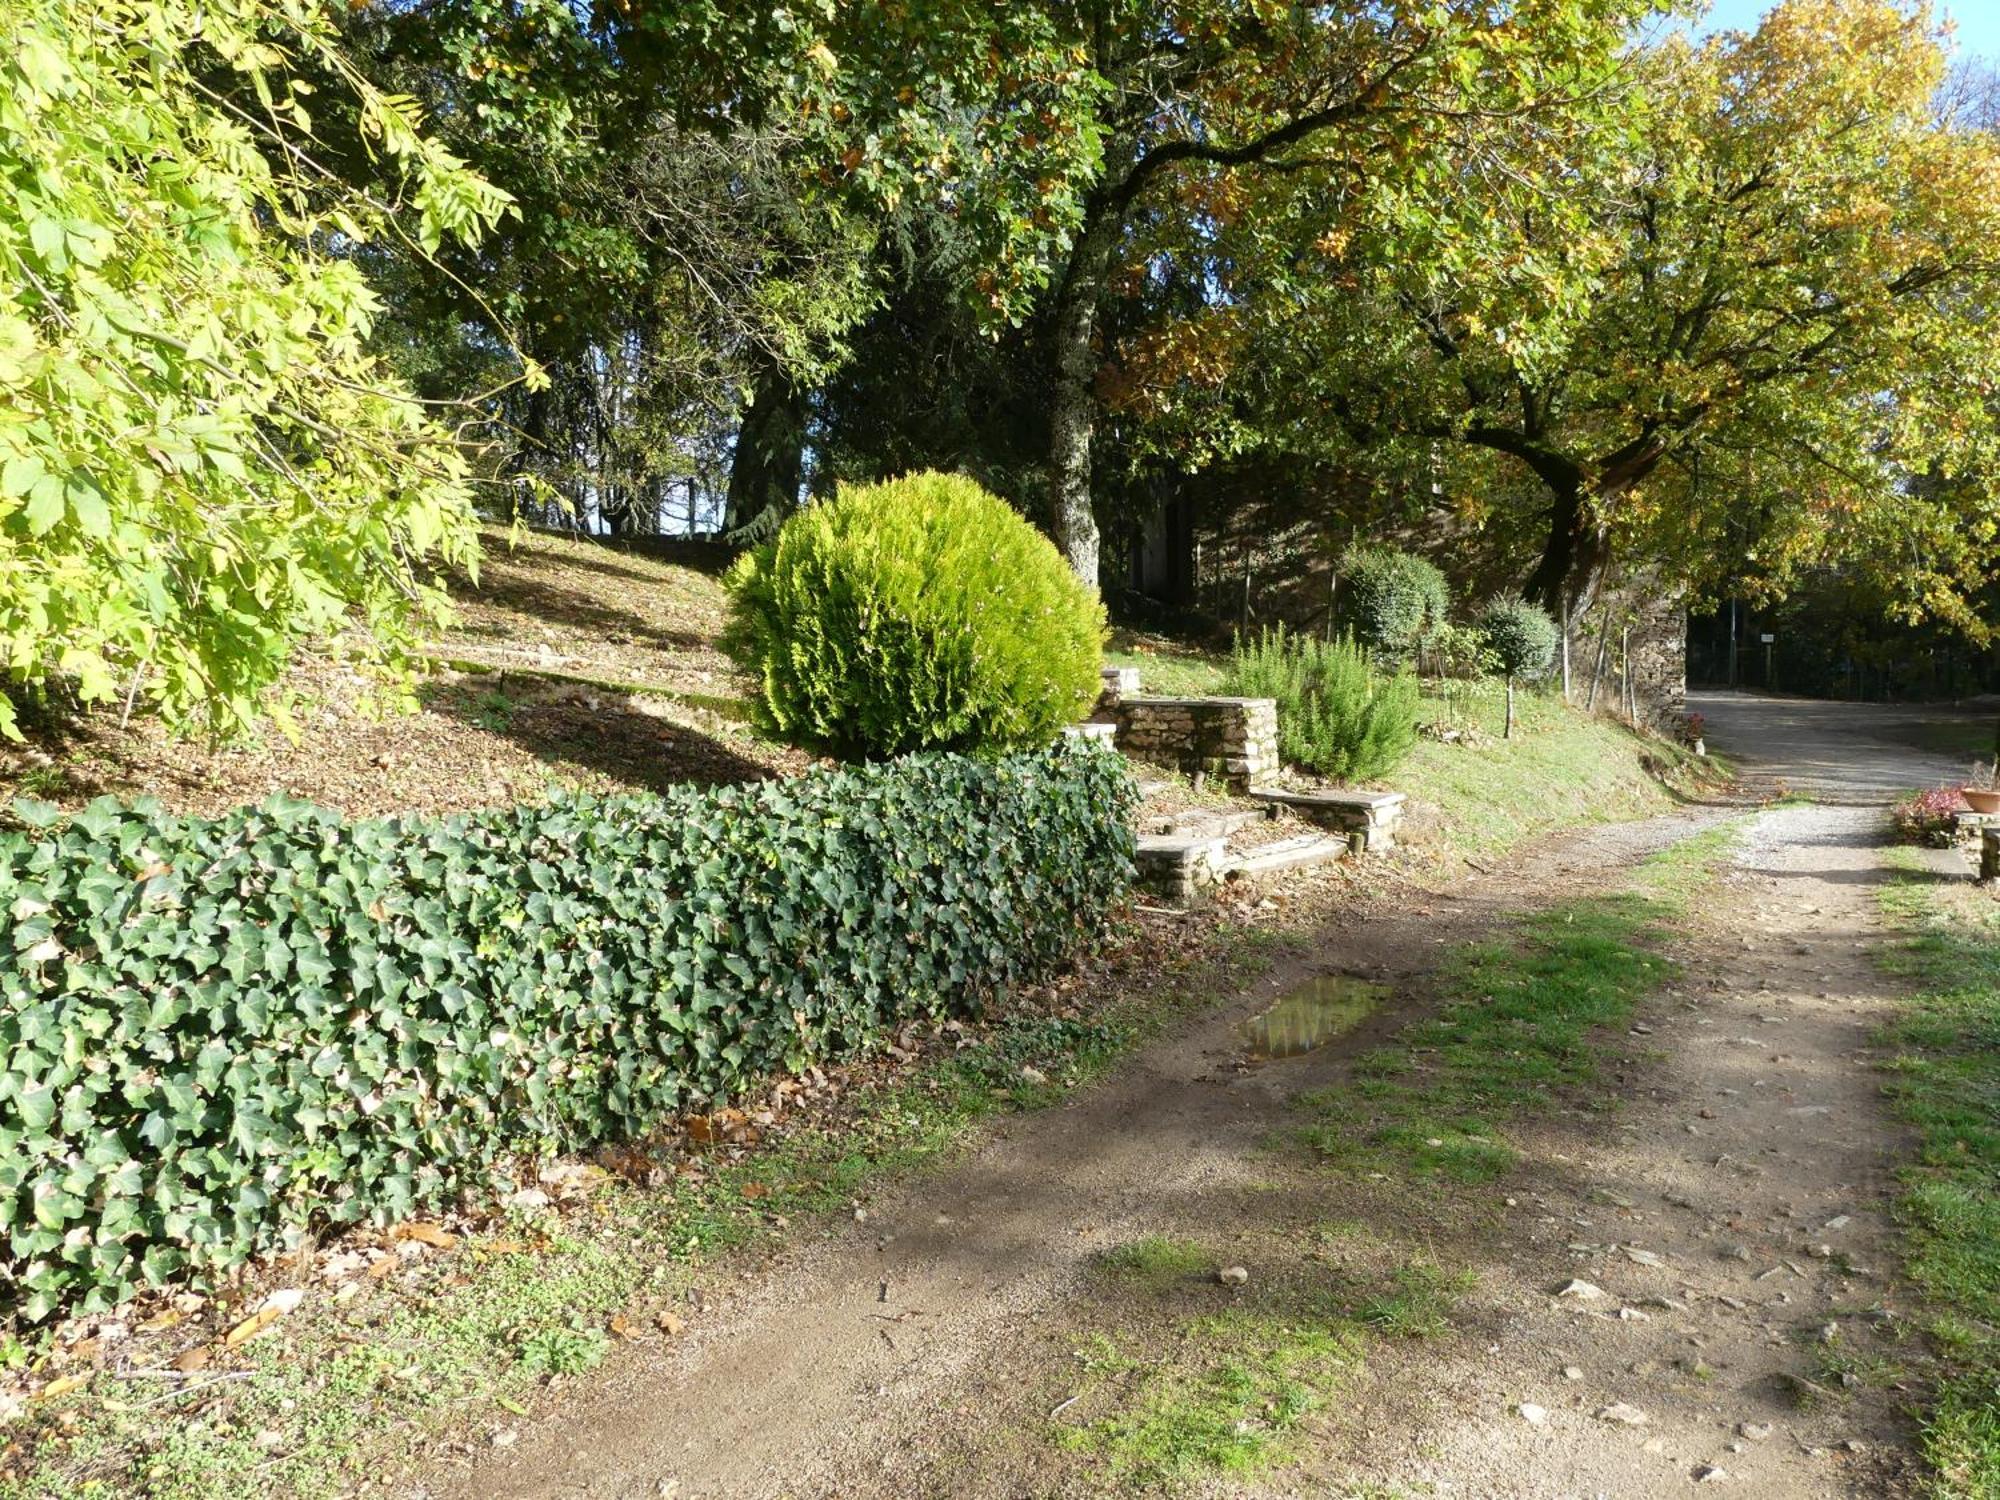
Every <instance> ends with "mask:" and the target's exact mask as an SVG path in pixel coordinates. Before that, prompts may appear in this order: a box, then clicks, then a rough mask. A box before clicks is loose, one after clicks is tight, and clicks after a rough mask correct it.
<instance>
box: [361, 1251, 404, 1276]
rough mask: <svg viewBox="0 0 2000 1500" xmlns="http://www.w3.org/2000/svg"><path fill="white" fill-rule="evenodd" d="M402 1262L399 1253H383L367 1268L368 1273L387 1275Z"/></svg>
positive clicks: (371, 1274)
mask: <svg viewBox="0 0 2000 1500" xmlns="http://www.w3.org/2000/svg"><path fill="white" fill-rule="evenodd" d="M402 1263H403V1257H402V1256H400V1255H385V1256H383V1257H382V1258H381V1259H380V1260H378V1261H376V1262H375V1264H374V1265H372V1266H370V1267H369V1268H368V1274H369V1275H370V1276H387V1275H388V1274H389V1273H390V1272H391V1271H393V1270H395V1269H396V1267H398V1266H400V1265H401V1264H402Z"/></svg>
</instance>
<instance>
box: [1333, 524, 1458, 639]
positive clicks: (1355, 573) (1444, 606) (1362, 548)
mask: <svg viewBox="0 0 2000 1500" xmlns="http://www.w3.org/2000/svg"><path fill="white" fill-rule="evenodd" d="M1334 613H1335V620H1336V622H1337V623H1338V624H1339V626H1340V627H1341V628H1342V629H1343V630H1346V631H1349V632H1351V633H1352V634H1353V636H1354V638H1355V639H1356V640H1358V641H1359V642H1361V644H1362V645H1364V646H1367V647H1368V648H1369V649H1370V650H1372V651H1374V652H1376V653H1377V654H1378V655H1380V656H1384V657H1387V658H1389V659H1391V660H1394V661H1407V660H1409V659H1410V658H1411V657H1412V656H1414V655H1415V654H1416V652H1417V650H1418V648H1420V647H1421V646H1423V645H1424V644H1425V643H1426V642H1428V641H1429V639H1430V638H1431V636H1432V635H1433V634H1434V633H1435V632H1436V631H1437V630H1438V629H1439V627H1441V626H1443V625H1444V624H1445V617H1446V616H1447V615H1449V614H1450V613H1451V585H1450V584H1448V583H1446V582H1445V576H1444V574H1443V573H1441V572H1439V571H1438V569H1437V568H1436V566H1435V565H1434V564H1432V563H1430V562H1428V561H1426V560H1425V559H1424V558H1421V557H1418V556H1416V555H1415V554H1414V553H1410V552H1399V551H1397V550H1396V549H1395V548H1393V547H1379V546H1370V545H1365V544H1361V545H1356V546H1353V547H1350V548H1348V550H1347V552H1346V555H1345V556H1343V557H1342V558H1341V560H1340V583H1339V587H1338V588H1337V590H1336V591H1335V594H1334Z"/></svg>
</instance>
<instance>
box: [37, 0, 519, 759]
mask: <svg viewBox="0 0 2000 1500" xmlns="http://www.w3.org/2000/svg"><path fill="white" fill-rule="evenodd" d="M299 59H311V60H313V61H314V62H316V63H317V64H318V65H319V66H320V67H321V68H322V69H323V70H324V71H325V72H327V73H329V74H330V75H332V76H333V77H334V78H335V79H336V80H337V82H338V91H337V92H334V91H329V92H328V93H320V94H308V93H307V92H306V91H305V90H304V89H303V88H302V87H300V86H299V83H298V81H297V78H296V75H295V73H294V71H293V69H294V64H295V62H296V61H297V60H299ZM0 79H3V80H4V86H0V203H4V207H0V388H4V392H5V399H4V402H0V647H4V650H5V653H6V660H7V666H8V669H9V672H10V674H11V676H12V678H13V680H14V681H15V682H16V683H18V684H22V685H25V686H27V687H29V688H34V687H37V686H43V685H49V684H54V683H60V684H62V685H63V686H64V687H65V688H67V689H71V690H73V691H74V692H75V693H76V695H77V696H78V697H79V698H81V699H82V700H83V701H84V702H86V703H89V702H94V701H100V700H105V699H110V698H114V697H116V696H119V695H123V696H124V697H125V698H126V699H127V701H130V700H131V699H132V698H134V697H135V696H137V695H140V694H143V695H144V696H145V697H146V698H148V699H150V700H151V701H152V702H153V703H155V704H157V705H158V706H159V707H160V708H161V709H163V710H165V711H166V712H167V713H168V714H169V715H170V716H172V717H174V718H176V719H179V720H182V721H187V722H204V723H207V724H209V725H211V726H213V727H227V726H229V725H231V724H233V723H240V722H243V721H246V720H248V719H250V718H252V717H253V716H255V715H257V714H259V713H260V712H261V711H262V710H263V709H264V708H266V707H269V706H271V705H270V704H268V703H267V702H266V701H265V698H264V693H265V690H266V689H267V688H269V687H270V686H271V685H272V684H273V683H275V682H276V681H277V680H278V678H279V676H280V674H281V672H282V670H283V668H284V666H285V664H286V662H287V660H288V658H289V656H290V654H291V651H292V649H293V648H294V647H295V646H296V644H297V643H298V642H299V641H300V640H302V639H304V638H306V637H309V636H313V635H330V634H333V633H335V632H337V631H339V630H341V629H342V628H343V627H344V626H345V625H346V624H347V623H348V622H349V620H350V618H351V617H358V621H359V623H360V624H361V625H362V626H363V627H364V628H363V629H362V630H360V631H359V632H356V633H355V640H356V643H357V646H358V647H359V648H360V649H361V650H362V651H364V652H365V653H367V654H370V655H375V656H380V655H382V654H384V653H386V654H388V655H389V656H390V657H392V658H393V657H394V656H395V654H396V653H397V652H398V651H399V649H400V648H402V647H404V646H405V645H407V643H408V642H409V640H410V632H411V630H412V629H413V627H414V625H415V624H416V622H417V621H418V620H420V619H421V617H422V616H423V614H424V613H425V611H426V610H428V609H429V608H431V607H432V605H433V604H434V603H435V600H436V597H437V596H436V594H435V591H434V590H433V588H432V587H431V584H430V581H429V577H428V571H427V569H428V564H429V562H430V561H433V560H439V559H442V560H468V559H469V558H470V557H471V555H472V542H471V527H472V520H473V512H472V505H471V496H470V492H469V490H468V488H467V483H466V474H467V460H466V457H465V455H464V454H463V452H462V451H461V449H460V447H459V445H458V444H457V443H456V442H455V441H454V438H453V434H452V433H451V432H450V430H449V429H448V428H447V427H445V426H444V425H442V424H440V423H439V422H437V421H434V420H433V419H432V418H431V417H430V416H429V415H428V414H427V412H426V410H425V409H424V408H423V407H422V406H421V405H420V404H419V403H418V402H417V401H416V400H415V399H414V398H413V397H412V394H411V393H410V391H409V390H408V389H407V387H405V386H404V385H403V384H401V383H400V382H399V381H397V380H396V379H395V378H394V377H393V376H392V375H391V374H390V372H389V371H388V370H387V368H386V367H385V365H384V362H383V360H382V359H381V357H380V356H379V355H378V354H376V353H375V352H373V351H372V350H371V348H370V346H369V336H370V332H371V329H372V325H373V322H374V319H375V315H376V313H377V311H378V308H379V305H380V304H379V301H378V298H377V296H376V294H375V292H374V291H373V290H372V289H371V288H370V286H369V284H368V282H367V279H366V278H365V276H364V275H363V273H362V270H361V267H360V265H359V264H358V263H357V260H356V258H355V256H354V254H353V253H352V249H353V247H355V246H359V245H362V244H365V243H367V242H370V241H384V240H386V241H390V242H393V243H396V244H397V245H398V246H399V247H400V249H401V250H402V251H403V252H404V253H408V254H411V255H417V256H423V255H427V254H429V253H430V252H431V251H433V250H435V249H436V248H437V247H438V246H440V245H441V244H442V243H443V242H444V241H445V240H446V239H447V238H449V237H453V236H458V237H473V236H476V235H477V234H478V233H479V232H481V231H482V230H484V229H486V228H489V227H490V226H491V225H493V224H494V223H495V222H496V221H497V220H498V219H499V218H500V217H501V215H502V214H503V213H504V212H505V211H506V209H507V206H508V200H507V199H506V197H505V196H504V195H503V194H502V193H500V192H499V191H498V190H496V189H494V188H493V187H491V186H490V185H488V184H487V183H485V182H483V181H481V180H480V179H479V178H478V177H476V176H475V175H473V174H472V173H470V172H469V171H467V170H466V169H465V168H464V166H463V165H462V163H460V162H459V161H458V160H457V159H456V158H455V157H453V156H452V155H451V154H449V153H448V152H446V151H445V150H444V149H442V148H441V147H440V146H438V145H437V144H436V143H435V142H433V141H431V140H429V139H427V138H426V137H425V136H424V135H423V134H422V132H421V129H420V124H421V122H420V119H419V116H418V112H417V110H416V109H415V108H414V106H413V105H412V103H411V101H410V100H409V99H407V98H405V97H402V96H398V95H394V94H388V93H384V92H383V91H381V90H380V89H378V88H376V87H375V86H374V85H373V84H371V83H369V82H368V81H367V80H366V79H365V78H363V77H362V76H360V75H359V74H358V73H356V72H354V71H353V70H352V69H351V68H350V67H349V66H348V65H347V64H346V63H345V60H344V59H343V57H342V55H341V53H340V52H339V50H338V48H337V47H336V46H335V43H334V38H333V33H332V30H331V28H330V26H329V25H328V23H327V21H326V19H325V17H324V15H323V14H321V13H320V12H318V11H317V10H315V9H313V8H312V7H310V6H308V5H304V4H299V5H293V4H284V5H276V4H272V3H268V0H220V3H217V4H209V5H204V6H202V7H200V8H199V9H193V8H185V7H181V6H178V5H174V4H153V3H140V4H125V3H102V4H100V3H92V0H6V4H5V5H4V6H0ZM239 89H240V95H239V94H238V93H237V92H236V91H237V90H239ZM329 95H330V96H329ZM330 111H346V112H348V113H349V114H351V116H352V119H353V128H354V129H355V130H356V131H357V132H358V133H359V135H360V136H361V137H362V138H363V139H365V140H366V141H367V142H368V143H369V145H370V147H371V149H372V150H374V151H375V152H376V153H378V155H379V156H380V157H381V158H382V161H383V163H384V177H385V179H386V180H387V181H389V182H391V183H393V184H394V186H395V191H396V192H397V194H398V198H397V200H396V201H391V200H389V199H387V198H385V197H381V196H377V195H375V194H373V193H368V192H363V191H360V190H358V189H356V188H355V187H354V186H352V185H350V184H347V183H343V182H341V181H339V180H337V179H333V178H331V177H330V176H329V175H328V174H327V173H326V172H325V171H323V170H322V169H321V168H320V167H319V165H318V164H317V163H316V161H315V159H314V157H313V154H312V152H313V148H312V135H311V131H312V124H313V118H314V115H315V114H316V113H323V112H330ZM15 718H16V716H15V711H14V708H13V705H12V703H11V702H10V701H9V699H8V698H7V697H6V696H0V731H4V732H8V733H14V734H18V730H17V729H16V726H15Z"/></svg>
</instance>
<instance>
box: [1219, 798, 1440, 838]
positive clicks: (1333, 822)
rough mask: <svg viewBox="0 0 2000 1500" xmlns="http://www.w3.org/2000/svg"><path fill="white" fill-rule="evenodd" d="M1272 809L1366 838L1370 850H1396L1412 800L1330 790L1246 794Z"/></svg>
mask: <svg viewBox="0 0 2000 1500" xmlns="http://www.w3.org/2000/svg"><path fill="white" fill-rule="evenodd" d="M1246 795H1247V796H1249V797H1251V798H1252V799H1253V800H1255V801H1258V802H1262V803H1265V804H1266V805H1267V806H1270V807H1272V808H1279V807H1284V808H1290V809H1291V810H1292V811H1293V812H1295V813H1298V814H1299V815H1300V816H1301V817H1305V818H1309V819H1311V820H1312V821H1313V822H1315V823H1320V824H1324V825H1326V826H1329V827H1333V828H1344V829H1346V830H1347V831H1348V832H1349V833H1358V834H1360V835H1362V837H1363V839H1364V841H1365V846H1366V847H1367V848H1369V849H1389V848H1393V847H1394V846H1395V842H1396V825H1397V824H1398V823H1400V822H1402V820H1403V807H1404V804H1405V803H1406V802H1407V801H1408V800H1409V799H1408V798H1407V797H1406V796H1405V795H1404V794H1403V793H1401V792H1361V791H1348V790H1345V789H1341V788H1336V787H1328V788H1325V789H1323V790H1316V791H1309V792H1308V791H1291V790H1288V789H1286V788H1283V787H1252V788H1251V789H1250V791H1249V792H1248V793H1247V794H1246Z"/></svg>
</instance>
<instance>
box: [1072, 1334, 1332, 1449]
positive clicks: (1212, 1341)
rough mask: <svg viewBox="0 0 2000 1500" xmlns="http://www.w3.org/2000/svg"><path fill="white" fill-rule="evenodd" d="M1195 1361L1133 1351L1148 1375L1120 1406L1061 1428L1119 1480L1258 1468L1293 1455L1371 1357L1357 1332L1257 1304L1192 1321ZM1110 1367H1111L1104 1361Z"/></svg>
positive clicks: (1133, 1365)
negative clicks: (1299, 1437) (1294, 1442)
mask: <svg viewBox="0 0 2000 1500" xmlns="http://www.w3.org/2000/svg"><path fill="white" fill-rule="evenodd" d="M1184 1333H1185V1337H1184V1339H1183V1340H1182V1344H1183V1347H1192V1348H1198V1349H1199V1350H1200V1351H1201V1353H1200V1354H1199V1355H1198V1356H1197V1357H1195V1358H1193V1359H1188V1360H1181V1359H1168V1360H1163V1361H1159V1362H1156V1363H1148V1362H1146V1361H1144V1360H1140V1359H1137V1358H1134V1357H1132V1356H1130V1355H1125V1356H1123V1361H1122V1369H1121V1370H1120V1372H1119V1373H1121V1374H1127V1375H1129V1374H1130V1373H1131V1372H1143V1373H1142V1374H1141V1375H1140V1378H1139V1379H1138V1380H1137V1381H1136V1382H1132V1381H1129V1380H1128V1381H1127V1382H1125V1384H1126V1386H1127V1389H1126V1390H1125V1391H1124V1393H1123V1394H1122V1395H1121V1397H1120V1399H1119V1400H1118V1401H1117V1403H1116V1405H1115V1406H1114V1408H1113V1409H1112V1410H1111V1411H1110V1412H1108V1413H1107V1414H1105V1415H1102V1416H1099V1417H1097V1418H1096V1419H1094V1420H1092V1421H1090V1422H1087V1423H1085V1424H1083V1425H1078V1426H1070V1427H1064V1428H1062V1429H1060V1430H1059V1433H1058V1439H1059V1441H1060V1443H1061V1445H1062V1446H1063V1447H1065V1448H1067V1449H1069V1450H1070V1451H1072V1452H1083V1453H1089V1454H1092V1455H1094V1456H1095V1457H1096V1458H1097V1459H1098V1460H1099V1462H1100V1463H1101V1464H1102V1465H1103V1472H1104V1477H1105V1478H1106V1479H1108V1480H1110V1481H1112V1482H1113V1483H1118V1484H1127V1485H1143V1486H1156V1485H1168V1484H1176V1483H1180V1482H1183V1481H1186V1480H1189V1479H1193V1478H1197V1477H1200V1476H1206V1475H1214V1474H1235V1475H1247V1474H1254V1473H1257V1472H1260V1471H1261V1470H1264V1469H1266V1468H1269V1467H1271V1466H1272V1465H1273V1464H1274V1463H1276V1462H1277V1461H1279V1460H1280V1459H1281V1458H1282V1457H1283V1456H1284V1454H1285V1452H1286V1448H1285V1439H1286V1437H1287V1436H1288V1435H1289V1434H1290V1433H1291V1432H1292V1430H1293V1429H1294V1428H1296V1427H1297V1426H1298V1424H1299V1422H1300V1420H1301V1419H1303V1418H1304V1417H1305V1416H1307V1415H1308V1414H1309V1413H1311V1412H1312V1411H1314V1410H1315V1409H1316V1408H1317V1407H1318V1406H1319V1405H1320V1404H1321V1403H1322V1402H1323V1401H1324V1400H1325V1399H1326V1397H1327V1395H1328V1394H1329V1393H1330V1391H1331V1389H1332V1387H1333V1386H1334V1384H1335V1383H1336V1382H1337V1381H1338V1379H1339V1377H1340V1376H1341V1375H1342V1374H1343V1373H1344V1372H1346V1371H1348V1370H1350V1369H1352V1368H1353V1367H1354V1366H1355V1365H1356V1364H1357V1363H1358V1361H1359V1359H1360V1355H1361V1345H1360V1341H1359V1339H1358V1337H1357V1335H1356V1334H1355V1332H1354V1331H1353V1330H1352V1329H1351V1328H1348V1327H1344V1326H1342V1325H1340V1324H1339V1323H1338V1322H1328V1323H1321V1324H1312V1323H1308V1322H1306V1321H1304V1320H1298V1321H1293V1320H1286V1319H1281V1318H1278V1317H1275V1316H1273V1315H1272V1314H1269V1313H1265V1312H1260V1311H1256V1310H1253V1309H1231V1310H1230V1311H1228V1312H1225V1313H1218V1314H1215V1315H1213V1316H1210V1317H1204V1318H1197V1319H1195V1320H1193V1321H1192V1322H1190V1323H1189V1324H1188V1325H1187V1326H1186V1328H1185V1330H1184ZM1099 1368H1100V1369H1103V1368H1105V1366H1104V1365H1103V1364H1102V1363H1100V1366H1099Z"/></svg>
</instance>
